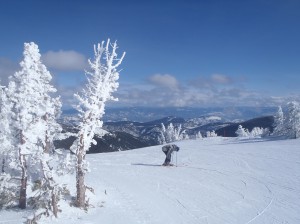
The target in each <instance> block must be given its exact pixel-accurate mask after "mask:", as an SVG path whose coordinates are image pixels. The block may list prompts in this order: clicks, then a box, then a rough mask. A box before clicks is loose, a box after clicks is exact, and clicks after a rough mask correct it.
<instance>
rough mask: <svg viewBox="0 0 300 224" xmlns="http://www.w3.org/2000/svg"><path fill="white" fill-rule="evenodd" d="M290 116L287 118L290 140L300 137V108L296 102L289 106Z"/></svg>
mask: <svg viewBox="0 0 300 224" xmlns="http://www.w3.org/2000/svg"><path fill="white" fill-rule="evenodd" d="M287 107H288V114H287V116H286V122H285V123H286V125H285V130H286V135H287V137H289V138H299V137H300V106H299V103H298V102H296V101H292V102H289V103H288V104H287Z"/></svg>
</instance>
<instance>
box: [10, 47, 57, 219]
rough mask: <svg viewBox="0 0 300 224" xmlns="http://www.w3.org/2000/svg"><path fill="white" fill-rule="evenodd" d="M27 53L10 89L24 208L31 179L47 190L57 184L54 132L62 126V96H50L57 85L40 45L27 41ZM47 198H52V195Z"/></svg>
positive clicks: (53, 208) (21, 201) (13, 77)
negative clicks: (52, 164) (59, 118)
mask: <svg viewBox="0 0 300 224" xmlns="http://www.w3.org/2000/svg"><path fill="white" fill-rule="evenodd" d="M23 56H24V59H23V60H22V62H21V63H20V65H21V70H20V71H18V72H16V73H15V74H14V75H13V76H12V77H10V82H9V86H8V89H7V95H8V98H9V101H10V103H11V104H12V110H11V117H12V122H11V130H12V132H13V136H15V139H14V144H15V148H16V151H17V157H18V162H19V167H20V169H21V187H20V196H19V207H20V208H22V209H24V208H26V205H27V182H28V180H30V181H34V182H35V181H41V183H42V184H43V185H44V186H43V187H44V190H45V191H49V190H51V189H52V188H53V185H54V184H53V182H54V180H53V177H51V175H50V174H49V172H50V170H52V167H50V165H49V161H50V157H49V154H50V153H52V152H51V149H52V150H53V146H52V142H53V138H54V135H55V134H56V133H57V132H58V131H59V130H60V126H59V125H58V124H57V123H56V117H57V115H58V114H59V111H60V107H61V104H60V101H59V99H58V98H52V97H50V94H52V93H54V92H55V91H56V89H55V88H54V87H52V86H51V85H50V81H51V79H52V76H51V74H50V73H49V71H48V70H47V69H46V67H45V65H43V64H42V62H41V55H40V53H39V49H38V46H37V45H36V44H34V43H32V42H31V43H25V44H24V52H23ZM31 174H35V175H31ZM36 174H38V175H36ZM44 193H45V192H43V194H44ZM53 194H55V192H54V191H51V198H54V197H53ZM44 195H45V194H44ZM44 199H45V200H46V201H47V200H48V201H50V200H52V199H50V197H49V198H46V197H44ZM48 201H47V202H45V203H44V204H48ZM50 204H51V203H50ZM46 209H48V208H46ZM49 209H50V210H52V211H53V213H54V215H55V216H56V215H57V212H56V205H54V204H53V203H52V208H49Z"/></svg>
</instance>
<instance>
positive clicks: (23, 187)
mask: <svg viewBox="0 0 300 224" xmlns="http://www.w3.org/2000/svg"><path fill="white" fill-rule="evenodd" d="M20 137H21V145H24V144H25V136H24V135H23V131H21V136H20ZM19 161H20V164H21V188H20V197H19V208H21V209H25V208H26V199H27V194H26V190H27V164H26V158H25V155H23V154H22V153H21V148H20V147H19Z"/></svg>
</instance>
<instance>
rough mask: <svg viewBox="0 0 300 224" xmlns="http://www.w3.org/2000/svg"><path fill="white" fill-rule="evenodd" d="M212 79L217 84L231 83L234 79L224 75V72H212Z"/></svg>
mask: <svg viewBox="0 0 300 224" xmlns="http://www.w3.org/2000/svg"><path fill="white" fill-rule="evenodd" d="M211 80H212V81H213V82H214V83H217V84H231V83H232V79H231V78H230V77H229V76H226V75H222V74H212V75H211Z"/></svg>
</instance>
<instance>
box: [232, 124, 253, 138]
mask: <svg viewBox="0 0 300 224" xmlns="http://www.w3.org/2000/svg"><path fill="white" fill-rule="evenodd" d="M235 134H236V135H237V136H238V137H249V136H250V133H249V131H248V129H245V128H243V126H242V125H239V127H238V129H237V130H236V132H235Z"/></svg>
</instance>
